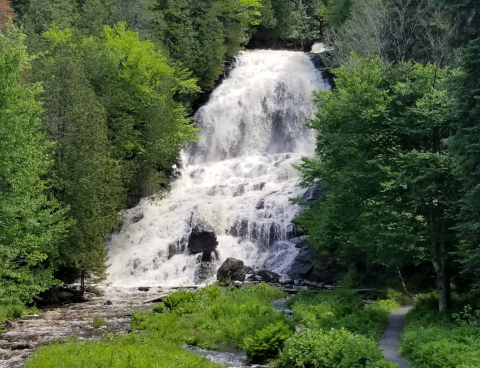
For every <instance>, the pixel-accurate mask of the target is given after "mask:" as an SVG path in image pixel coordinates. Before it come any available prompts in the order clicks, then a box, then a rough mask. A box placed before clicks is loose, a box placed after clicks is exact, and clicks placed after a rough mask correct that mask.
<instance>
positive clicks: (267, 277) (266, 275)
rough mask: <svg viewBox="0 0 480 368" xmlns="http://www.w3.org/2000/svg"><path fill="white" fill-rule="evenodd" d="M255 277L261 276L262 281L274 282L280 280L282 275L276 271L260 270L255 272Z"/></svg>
mask: <svg viewBox="0 0 480 368" xmlns="http://www.w3.org/2000/svg"><path fill="white" fill-rule="evenodd" d="M255 278H256V279H257V280H258V278H260V279H261V281H265V282H273V283H278V282H280V275H279V274H278V273H275V272H273V271H269V270H260V271H257V272H255Z"/></svg>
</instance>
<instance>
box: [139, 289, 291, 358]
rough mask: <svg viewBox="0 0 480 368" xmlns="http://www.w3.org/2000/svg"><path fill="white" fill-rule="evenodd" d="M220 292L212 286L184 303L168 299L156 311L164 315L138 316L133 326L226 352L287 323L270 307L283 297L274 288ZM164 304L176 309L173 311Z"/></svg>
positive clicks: (166, 338)
mask: <svg viewBox="0 0 480 368" xmlns="http://www.w3.org/2000/svg"><path fill="white" fill-rule="evenodd" d="M220 290H221V289H220V288H219V287H218V286H210V287H209V288H207V289H205V290H202V291H200V292H197V293H196V297H195V298H192V297H186V298H185V299H188V300H187V301H185V302H181V301H175V302H173V301H172V300H168V299H167V300H166V301H165V303H164V306H163V307H162V306H160V307H159V308H156V310H157V311H159V312H161V313H155V312H153V313H147V314H140V313H135V314H134V318H133V321H132V327H133V328H135V329H140V330H147V331H155V332H156V333H158V334H160V335H161V336H163V337H164V339H165V340H168V341H173V342H176V343H180V344H191V345H196V346H199V347H202V348H207V349H216V350H224V349H227V348H229V347H242V346H243V340H244V339H245V337H247V336H249V335H251V334H254V333H255V332H256V331H258V330H261V329H263V328H264V327H266V326H268V325H270V324H274V323H277V322H280V321H287V318H286V316H285V315H283V314H282V313H279V312H276V311H274V310H273V309H272V308H271V306H270V302H272V301H274V300H276V299H279V298H282V297H284V293H283V292H281V291H279V290H278V289H277V288H275V287H273V286H268V285H265V284H261V285H257V286H252V287H250V288H248V289H246V290H240V289H236V288H233V287H231V288H227V289H226V290H223V291H220ZM179 295H180V294H179ZM179 295H176V296H175V294H174V295H173V296H172V298H171V299H174V298H179ZM181 298H183V297H181ZM179 299H180V298H179ZM165 304H169V305H175V307H173V308H171V309H170V308H167V307H165Z"/></svg>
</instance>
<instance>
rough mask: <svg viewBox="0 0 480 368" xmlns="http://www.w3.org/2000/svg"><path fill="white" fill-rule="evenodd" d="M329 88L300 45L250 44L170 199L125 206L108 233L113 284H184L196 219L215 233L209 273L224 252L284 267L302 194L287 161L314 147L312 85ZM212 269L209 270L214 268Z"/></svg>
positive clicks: (195, 264)
mask: <svg viewBox="0 0 480 368" xmlns="http://www.w3.org/2000/svg"><path fill="white" fill-rule="evenodd" d="M321 88H327V84H326V83H325V82H324V81H323V79H322V76H321V73H320V72H319V71H318V70H316V69H315V68H314V66H313V64H312V62H311V61H310V59H309V57H308V56H307V55H306V54H304V53H300V52H289V51H262V50H260V51H247V52H243V53H242V54H241V55H240V56H239V57H238V59H237V61H236V64H235V66H234V68H233V70H232V72H231V74H230V75H229V76H228V78H226V79H225V80H224V82H223V83H222V84H221V85H220V86H219V87H218V88H217V89H216V90H215V91H214V92H213V93H212V95H211V97H210V100H209V102H208V103H207V104H206V105H205V106H204V107H202V108H201V109H200V110H199V111H198V113H197V114H196V116H195V120H196V122H197V124H198V126H199V127H200V128H201V133H200V141H199V142H198V143H197V144H195V145H192V147H190V148H189V149H188V150H187V151H186V152H184V153H183V161H184V165H183V166H184V167H183V169H182V170H181V176H180V178H179V179H177V180H176V181H175V182H174V183H173V184H172V190H171V193H170V195H169V196H168V198H166V199H164V200H162V201H158V202H155V201H153V200H149V199H144V200H143V201H142V202H141V203H140V204H139V205H138V206H137V207H135V208H133V209H131V210H128V211H125V213H124V215H123V216H124V225H123V226H122V228H121V229H120V231H119V232H118V233H117V234H114V235H113V236H112V238H111V240H110V241H109V244H108V246H107V247H108V250H109V256H110V259H109V263H110V264H111V266H110V268H109V271H108V272H109V274H110V276H109V281H110V282H111V283H113V284H114V285H123V286H144V285H165V286H172V285H189V284H194V283H200V282H204V281H208V280H202V281H199V279H198V277H196V272H198V269H199V267H200V265H201V258H202V255H201V254H197V255H191V254H189V250H188V246H187V242H188V238H189V236H190V233H191V230H192V226H194V224H195V223H197V222H198V221H206V222H208V223H209V224H210V225H212V226H213V227H214V229H215V232H216V235H217V237H218V242H219V245H218V248H217V253H216V254H215V255H214V264H213V267H212V268H213V271H214V270H215V269H216V268H218V267H219V265H220V264H221V262H223V260H225V259H226V258H227V257H235V258H239V259H242V260H243V261H244V262H245V264H246V265H249V266H253V267H254V268H263V267H266V268H268V269H270V270H273V271H275V272H278V273H280V274H285V273H286V272H287V271H288V269H289V267H290V265H291V263H292V261H293V260H294V258H295V256H296V255H297V253H298V250H297V249H296V248H295V246H294V245H293V244H291V243H288V242H282V240H286V239H287V238H288V236H290V235H289V231H290V232H291V224H290V223H291V221H292V219H293V217H294V216H295V215H296V214H297V213H298V211H299V210H300V208H298V206H296V205H292V204H291V203H290V202H289V198H292V197H296V196H298V195H302V194H303V193H304V191H305V190H303V189H301V188H299V187H298V180H299V178H298V173H297V172H296V170H295V169H294V168H293V167H292V164H294V163H298V162H299V161H300V159H301V157H302V156H304V155H311V154H313V151H314V132H313V131H311V130H309V129H307V128H306V127H305V122H306V120H307V119H309V118H310V117H312V116H313V113H314V104H313V102H312V93H313V92H314V91H316V90H319V89H321ZM212 277H213V274H212Z"/></svg>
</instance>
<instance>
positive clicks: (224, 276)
mask: <svg viewBox="0 0 480 368" xmlns="http://www.w3.org/2000/svg"><path fill="white" fill-rule="evenodd" d="M245 276H246V272H245V265H244V263H243V261H242V260H240V259H236V258H227V259H226V261H225V262H223V264H222V265H221V266H220V268H219V269H218V271H217V280H218V281H227V280H230V281H245Z"/></svg>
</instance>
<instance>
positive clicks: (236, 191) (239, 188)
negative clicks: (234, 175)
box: [233, 184, 245, 197]
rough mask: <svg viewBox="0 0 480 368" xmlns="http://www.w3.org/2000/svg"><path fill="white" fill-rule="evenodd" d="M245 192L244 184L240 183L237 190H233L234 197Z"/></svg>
mask: <svg viewBox="0 0 480 368" xmlns="http://www.w3.org/2000/svg"><path fill="white" fill-rule="evenodd" d="M244 194H245V184H240V185H239V186H238V187H237V190H235V193H233V196H234V197H240V196H242V195H244Z"/></svg>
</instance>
